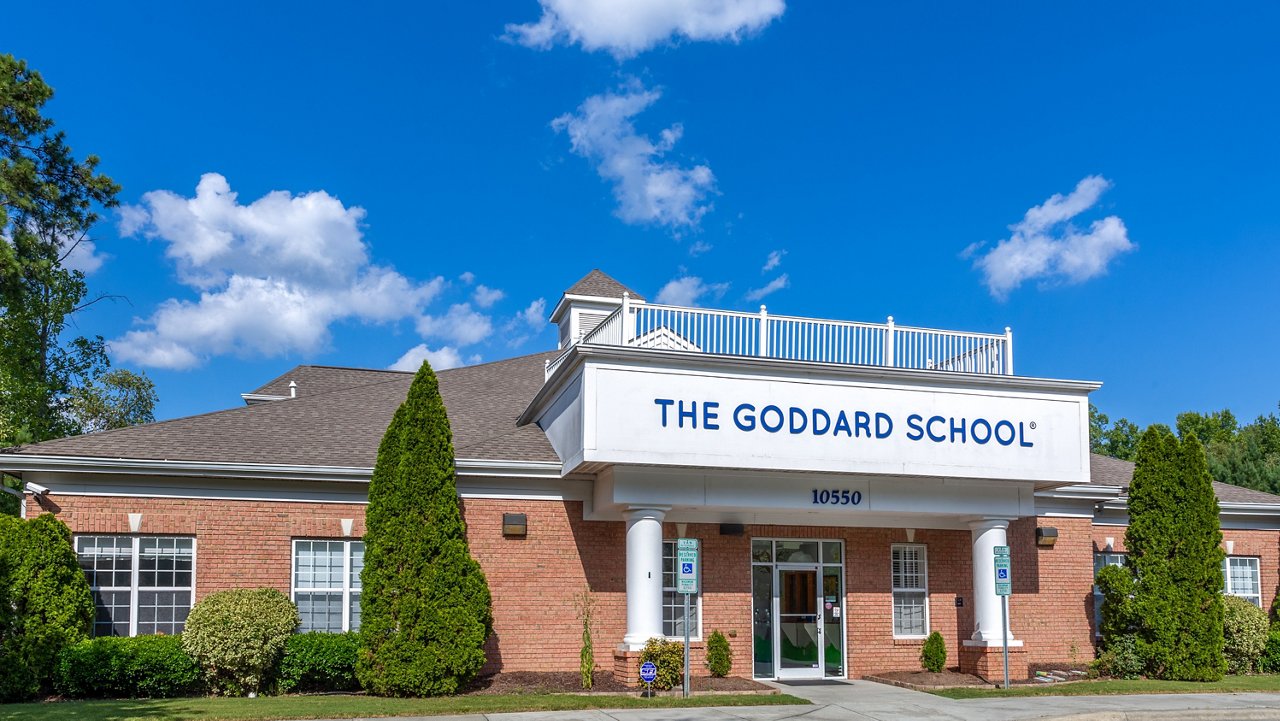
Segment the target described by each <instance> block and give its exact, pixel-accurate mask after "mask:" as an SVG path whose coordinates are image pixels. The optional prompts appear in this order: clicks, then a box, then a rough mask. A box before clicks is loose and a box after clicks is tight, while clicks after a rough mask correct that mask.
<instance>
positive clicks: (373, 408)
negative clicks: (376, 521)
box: [0, 351, 559, 468]
mask: <svg viewBox="0 0 1280 721" xmlns="http://www.w3.org/2000/svg"><path fill="white" fill-rule="evenodd" d="M558 354H559V352H558V351H552V352H547V353H538V354H535V355H528V356H522V357H519V358H511V359H509V360H504V361H497V362H494V363H486V364H483V365H476V366H468V367H465V368H454V369H451V370H446V371H440V372H439V373H438V376H439V379H440V394H441V396H443V398H444V402H445V409H446V411H447V412H448V414H449V423H450V426H451V427H452V429H453V444H454V452H455V454H456V455H457V457H458V458H470V459H482V460H511V461H550V462H557V461H558V460H559V459H558V458H557V457H556V454H555V451H554V450H552V448H551V444H550V443H549V442H548V441H547V438H546V436H545V435H543V433H542V431H541V430H540V429H539V428H538V427H537V426H535V425H529V426H524V427H521V428H517V427H516V418H518V417H519V416H520V413H521V412H522V411H524V409H525V407H526V406H527V405H528V404H529V401H530V400H532V398H533V396H534V394H535V393H537V392H538V389H539V388H541V387H542V382H543V369H544V366H545V363H546V360H547V359H548V358H554V357H555V356H557V355H558ZM291 378H292V379H296V380H297V381H298V388H299V392H298V397H297V398H289V399H285V400H279V401H271V402H269V403H258V404H255V405H248V406H240V407H236V408H231V409H229V410H224V411H215V412H213V413H205V414H202V415H197V416H188V417H186V418H176V419H174V420H170V421H161V422H159V423H149V424H146V425H142V426H133V427H131V428H121V429H119V430H113V431H103V432H101V433H90V434H87V435H83V436H72V437H70V438H59V439H57V440H52V441H45V442H43V443H37V444H34V445H29V446H23V447H21V448H18V449H11V450H10V451H9V452H13V453H20V454H29V455H54V456H84V457H90V458H137V459H146V460H183V461H209V462H223V463H270V464H283V465H309V466H344V467H354V468H372V467H373V464H374V460H375V459H376V457H377V453H378V444H379V443H380V442H381V440H382V434H383V432H384V431H386V428H387V424H388V423H390V422H391V416H392V415H393V414H394V413H395V410H396V408H397V407H399V405H400V403H401V402H402V401H403V400H404V398H405V396H406V395H407V394H408V392H409V384H410V383H411V382H412V381H413V374H412V373H405V372H400V371H379V370H360V369H353V368H333V367H328V366H299V367H297V368H295V369H293V370H292V371H290V372H288V373H285V374H284V375H282V376H280V378H277V379H275V380H273V381H272V382H271V383H268V384H267V385H264V386H262V388H260V389H258V391H257V392H259V393H273V394H276V395H287V394H288V383H289V380H290V379H291ZM0 464H2V461H0Z"/></svg>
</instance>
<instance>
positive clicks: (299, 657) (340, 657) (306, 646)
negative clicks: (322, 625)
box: [279, 632, 360, 693]
mask: <svg viewBox="0 0 1280 721" xmlns="http://www.w3.org/2000/svg"><path fill="white" fill-rule="evenodd" d="M359 655H360V634H358V633H355V632H352V633H298V634H294V635H292V636H290V637H289V640H288V642H287V643H285V646H284V657H283V658H281V659H280V675H279V689H280V691H281V692H283V693H291V692H294V691H355V690H356V689H359V688H360V682H358V681H356V658H358V657H359Z"/></svg>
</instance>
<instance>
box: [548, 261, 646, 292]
mask: <svg viewBox="0 0 1280 721" xmlns="http://www.w3.org/2000/svg"><path fill="white" fill-rule="evenodd" d="M623 293H629V294H630V295H631V297H632V298H635V299H636V300H644V299H645V298H644V296H642V295H640V294H639V293H637V292H635V291H634V290H631V289H630V288H628V287H627V286H625V285H623V284H621V283H619V282H618V281H616V280H614V279H613V278H610V277H609V276H608V275H605V274H604V273H602V272H600V269H598V268H597V269H594V270H592V271H591V272H590V273H587V274H586V275H584V276H582V280H579V281H578V282H577V283H574V284H573V285H571V286H569V290H566V291H565V292H564V294H565V295H594V296H596V297H597V298H621V297H622V294H623Z"/></svg>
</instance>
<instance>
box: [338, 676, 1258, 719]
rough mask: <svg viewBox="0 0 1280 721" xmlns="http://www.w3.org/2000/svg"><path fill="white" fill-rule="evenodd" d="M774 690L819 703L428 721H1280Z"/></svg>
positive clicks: (906, 694) (789, 687)
mask: <svg viewBox="0 0 1280 721" xmlns="http://www.w3.org/2000/svg"><path fill="white" fill-rule="evenodd" d="M769 685H771V686H775V687H776V688H778V689H780V690H782V692H783V693H788V694H791V695H792V696H798V697H800V698H804V699H808V700H809V701H812V702H813V705H812V706H741V707H712V708H689V709H653V710H651V711H650V710H628V711H537V712H531V713H503V714H473V715H468V716H432V717H427V718H425V719H421V721H789V720H790V719H795V720H796V721H837V720H839V721H847V720H853V721H869V720H872V719H874V720H875V721H906V720H908V719H912V720H913V719H926V720H928V721H1015V720H1020V719H1059V720H1060V721H1166V720H1172V719H1178V720H1179V721H1184V720H1185V721H1280V694H1265V693H1249V694H1162V695H1134V696H1035V697H1027V698H1002V699H968V700H964V701H956V700H952V699H948V698H943V697H941V696H934V695H933V694H928V693H922V692H919V691H911V690H908V689H903V688H897V687H896V686H886V685H884V684H879V683H874V682H871V681H841V682H822V683H816V684H769ZM335 721H336V720H335ZM398 721H418V720H417V719H398Z"/></svg>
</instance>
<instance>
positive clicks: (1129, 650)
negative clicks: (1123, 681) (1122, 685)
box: [1091, 633, 1147, 678]
mask: <svg viewBox="0 0 1280 721" xmlns="http://www.w3.org/2000/svg"><path fill="white" fill-rule="evenodd" d="M1146 666H1147V661H1146V659H1144V658H1143V657H1142V652H1141V649H1140V647H1139V645H1138V639H1137V637H1136V636H1135V635H1134V634H1131V633H1130V634H1125V635H1123V636H1117V637H1115V638H1113V639H1111V643H1110V644H1108V645H1107V649H1106V650H1105V651H1103V652H1102V655H1101V656H1099V657H1098V660H1096V661H1094V662H1093V666H1092V668H1091V670H1093V671H1096V672H1097V674H1098V675H1100V676H1107V677H1110V678H1138V677H1139V676H1141V675H1142V671H1143V669H1145V668H1146Z"/></svg>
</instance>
